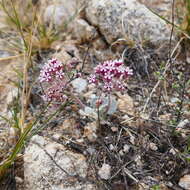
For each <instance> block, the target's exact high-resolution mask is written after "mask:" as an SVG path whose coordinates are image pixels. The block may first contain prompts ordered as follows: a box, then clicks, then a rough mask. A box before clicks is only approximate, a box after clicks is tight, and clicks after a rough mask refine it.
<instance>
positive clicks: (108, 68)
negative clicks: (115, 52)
mask: <svg viewBox="0 0 190 190" xmlns="http://www.w3.org/2000/svg"><path fill="white" fill-rule="evenodd" d="M131 75H133V71H132V70H131V69H129V68H128V67H125V66H124V63H123V62H122V60H114V61H105V62H103V63H100V64H99V65H98V66H96V67H95V69H94V74H91V75H90V77H89V83H92V84H96V85H97V86H98V87H101V88H102V87H103V90H104V91H106V92H111V91H113V90H119V91H121V90H124V89H125V83H124V81H125V80H126V79H127V78H128V77H129V76H131Z"/></svg>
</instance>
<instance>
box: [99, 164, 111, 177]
mask: <svg viewBox="0 0 190 190" xmlns="http://www.w3.org/2000/svg"><path fill="white" fill-rule="evenodd" d="M98 175H99V176H100V178H101V179H105V180H108V179H109V178H110V175H111V166H110V165H108V164H105V163H104V164H103V165H102V167H101V168H100V169H99V171H98Z"/></svg>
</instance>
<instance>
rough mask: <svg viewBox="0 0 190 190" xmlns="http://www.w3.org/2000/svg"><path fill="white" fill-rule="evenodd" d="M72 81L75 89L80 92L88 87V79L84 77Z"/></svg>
mask: <svg viewBox="0 0 190 190" xmlns="http://www.w3.org/2000/svg"><path fill="white" fill-rule="evenodd" d="M71 83H72V85H73V87H74V89H75V91H76V92H78V93H81V92H82V91H84V90H85V89H86V88H87V81H86V80H85V79H82V78H76V79H75V80H73V81H72V82H71Z"/></svg>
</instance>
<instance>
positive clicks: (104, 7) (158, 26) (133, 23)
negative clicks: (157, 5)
mask: <svg viewBox="0 0 190 190" xmlns="http://www.w3.org/2000/svg"><path fill="white" fill-rule="evenodd" d="M86 18H87V20H88V22H89V23H90V24H92V25H93V26H96V27H98V28H99V31H100V33H101V34H102V35H103V36H104V37H105V39H106V41H107V42H108V43H109V44H111V43H113V42H114V41H115V40H116V39H119V38H124V37H125V36H126V35H127V36H128V37H129V38H131V40H134V41H137V42H139V41H142V40H149V41H150V42H152V43H154V44H158V43H163V42H166V40H168V39H169V38H170V29H169V28H168V27H167V25H166V23H165V22H164V21H163V20H162V19H160V18H159V17H158V16H156V15H155V14H153V13H152V12H151V11H150V10H148V9H147V8H146V7H145V6H144V5H142V4H140V3H139V2H138V1H137V0H127V1H126V0H117V1H115V0H109V1H108V0H99V1H98V0H89V1H88V6H87V8H86Z"/></svg>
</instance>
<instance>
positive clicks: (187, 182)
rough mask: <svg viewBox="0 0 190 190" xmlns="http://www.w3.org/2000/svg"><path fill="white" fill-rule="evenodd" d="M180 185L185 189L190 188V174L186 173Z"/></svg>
mask: <svg viewBox="0 0 190 190" xmlns="http://www.w3.org/2000/svg"><path fill="white" fill-rule="evenodd" d="M178 185H179V186H180V187H182V188H183V189H185V190H189V189H190V174H188V175H184V176H183V177H182V178H181V179H180V180H179V183H178Z"/></svg>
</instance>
